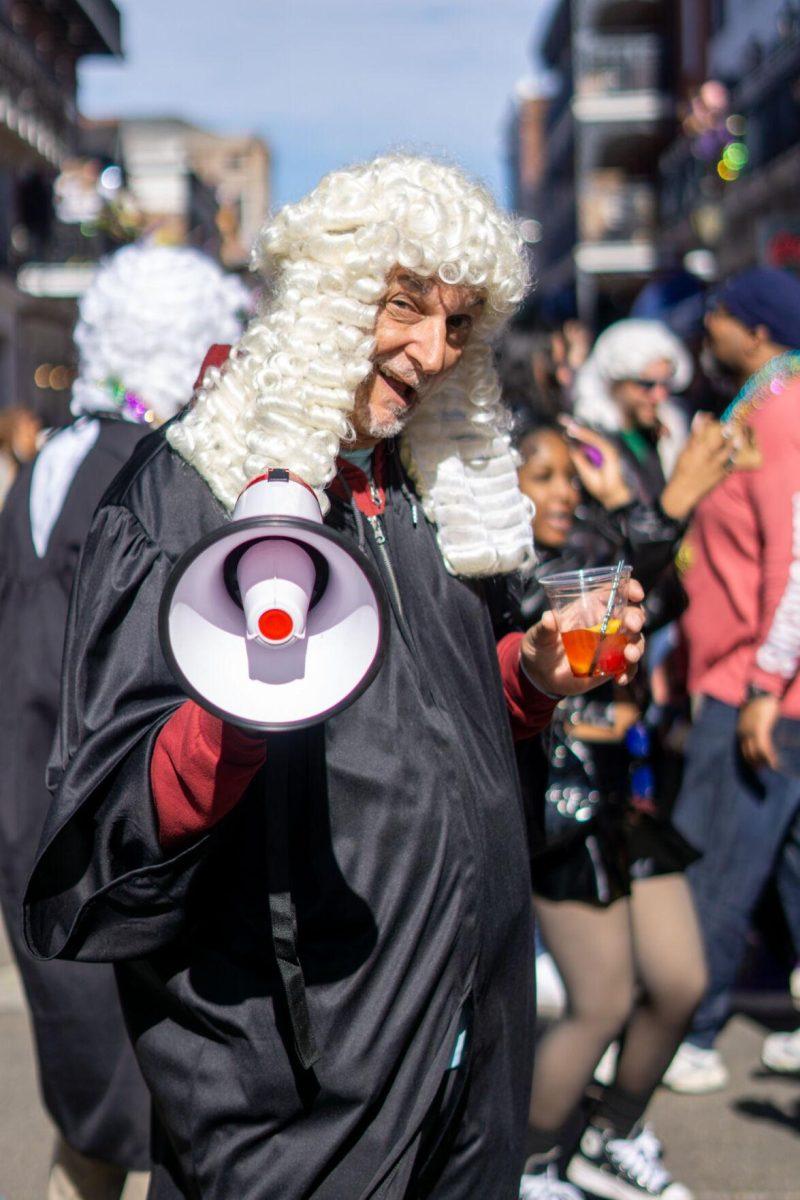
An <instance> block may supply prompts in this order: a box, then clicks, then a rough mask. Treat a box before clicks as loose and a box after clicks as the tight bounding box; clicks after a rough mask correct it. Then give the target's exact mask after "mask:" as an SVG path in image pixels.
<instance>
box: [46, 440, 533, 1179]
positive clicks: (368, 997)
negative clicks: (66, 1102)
mask: <svg viewBox="0 0 800 1200" xmlns="http://www.w3.org/2000/svg"><path fill="white" fill-rule="evenodd" d="M392 463H393V466H392V473H391V475H390V480H389V482H388V484H387V510H386V513H385V516H384V517H383V518H382V519H383V524H384V528H385V531H386V537H387V546H386V549H388V551H389V554H390V556H391V562H392V565H393V568H394V574H395V576H396V582H397V588H398V590H399V600H400V605H398V603H397V600H398V597H397V596H395V595H394V589H393V587H392V586H388V587H387V592H388V594H389V599H390V600H391V616H390V619H389V621H388V624H387V629H386V637H387V639H388V650H387V654H386V657H385V661H384V663H383V666H382V668H381V670H380V671H379V673H378V675H377V676H376V678H375V680H374V681H373V682H372V684H371V685H370V686H369V688H368V689H367V690H366V691H365V692H364V693H363V694H362V695H361V696H360V697H359V699H358V700H357V701H356V702H355V703H354V704H353V705H352V706H351V707H349V708H347V709H345V710H344V711H343V712H340V713H339V714H337V715H336V716H334V717H333V718H331V719H329V720H328V721H327V722H326V723H325V724H324V725H323V726H315V727H312V728H310V729H308V730H303V731H300V732H299V733H292V734H288V735H287V734H280V735H272V736H271V737H269V738H268V739H267V762H266V766H265V767H264V768H263V769H262V770H261V771H260V772H259V773H258V774H257V776H256V777H255V779H254V781H253V783H252V785H251V786H250V787H249V789H248V791H247V792H246V793H245V795H244V797H243V799H242V800H241V802H240V803H239V804H238V806H237V807H236V808H235V809H234V810H233V811H232V812H231V813H230V814H229V815H228V816H227V817H225V818H224V819H223V821H222V822H220V824H219V825H217V826H216V827H215V828H213V829H212V830H211V831H210V832H209V833H208V834H206V835H204V836H201V837H200V838H199V839H198V840H196V841H195V842H193V843H192V844H190V845H187V846H185V847H184V848H182V849H180V850H179V851H177V852H166V851H163V850H162V849H161V848H160V846H159V841H158V836H157V827H156V818H155V811H154V805H153V801H152V796H151V792H150V784H149V763H150V757H151V752H152V749H153V744H154V741H155V739H156V737H157V736H158V733H159V730H160V729H161V727H162V725H163V724H164V722H165V721H166V719H167V718H168V717H169V716H170V714H171V713H172V712H174V711H175V709H176V708H177V707H178V706H179V705H180V704H181V703H182V701H183V700H184V696H183V695H182V694H181V692H180V690H179V689H178V687H177V686H176V684H175V682H174V681H173V679H172V678H171V676H170V673H169V671H168V669H167V666H166V664H165V662H164V660H163V658H162V654H161V651H160V649H159V642H158V633H157V614H158V607H159V600H160V598H161V594H162V591H163V589H164V585H165V583H166V581H167V577H168V575H169V572H170V570H171V568H172V566H173V564H174V563H175V561H176V559H177V558H178V557H179V556H180V555H181V554H182V553H183V552H184V551H185V550H186V549H187V548H188V547H190V546H191V545H192V544H193V543H194V542H195V541H197V540H198V539H199V538H200V537H201V536H203V535H204V534H206V533H208V532H209V531H210V530H212V529H215V528H217V527H219V525H220V524H221V523H222V522H223V521H224V520H225V515H224V513H223V511H222V509H221V508H220V507H219V506H218V504H217V503H216V501H215V500H214V498H213V496H212V494H211V492H210V490H209V489H208V487H207V486H206V484H205V483H204V482H203V480H202V479H201V478H200V476H199V475H198V474H197V473H196V472H195V471H194V470H193V469H192V468H191V467H189V466H188V465H187V464H185V463H184V462H183V461H182V460H181V459H180V458H179V457H178V456H177V455H176V454H175V453H174V452H173V451H172V450H171V449H170V448H169V446H168V444H167V443H166V441H165V439H164V438H163V435H162V434H160V433H159V434H155V435H153V437H152V438H150V439H147V440H146V441H145V442H144V443H142V444H141V446H140V447H139V448H138V450H137V451H136V453H135V454H134V456H133V458H132V460H131V462H130V463H129V464H128V466H127V467H126V468H125V470H124V471H123V472H122V474H121V475H120V476H119V477H118V478H117V480H116V481H115V483H114V485H113V487H112V489H111V490H110V492H109V493H108V494H107V495H106V497H105V500H104V503H103V505H102V506H101V508H100V510H99V511H98V513H97V516H96V518H95V521H94V524H93V526H92V530H91V533H90V535H89V538H88V541H87V544H86V550H85V553H84V556H83V560H82V563H81V568H80V572H79V576H78V580H77V585H76V589H75V592H74V596H73V604H72V609H71V617H70V623H69V632H68V640H67V647H66V675H65V683H64V694H63V702H62V710H61V721H60V736H59V743H58V745H57V748H56V751H55V769H54V780H53V782H54V784H56V785H57V795H56V799H55V802H54V806H53V808H52V810H51V813H50V818H49V820H48V824H47V828H46V830H45V834H44V837H43V840H42V845H41V849H40V854H39V859H38V863H37V866H36V870H35V872H34V875H33V877H32V880H31V884H30V887H29V893H28V906H27V923H26V930H27V936H28V939H29V941H30V944H31V946H32V947H33V949H34V950H35V951H36V952H37V953H39V954H42V955H62V956H66V957H73V958H79V959H84V960H90V959H102V960H114V961H115V962H116V963H117V964H118V966H117V970H118V978H119V982H120V991H121V994H122V998H123V1005H124V1008H125V1013H126V1016H127V1019H128V1023H129V1027H130V1029H131V1034H132V1037H133V1039H134V1043H135V1047H136V1052H137V1055H138V1058H139V1062H140V1064H141V1067H142V1070H143V1072H144V1075H145V1078H146V1079H147V1082H148V1085H149V1087H150V1089H151V1091H152V1093H153V1096H154V1100H155V1109H156V1116H157V1121H158V1127H159V1128H158V1132H157V1136H156V1145H157V1147H158V1148H157V1152H156V1156H155V1157H156V1158H157V1160H158V1161H157V1164H156V1167H155V1171H154V1176H153V1183H152V1186H151V1198H152V1200H166V1198H170V1200H172V1198H173V1197H192V1198H195V1197H202V1198H203V1200H300V1198H301V1197H303V1198H306V1197H314V1198H315V1200H360V1198H363V1200H366V1198H367V1197H379V1198H381V1200H400V1198H401V1197H406V1196H409V1197H410V1196H412V1195H413V1196H421V1195H430V1196H431V1197H433V1196H435V1197H436V1198H437V1200H444V1198H445V1197H447V1198H448V1200H449V1198H451V1197H452V1198H453V1200H455V1198H456V1197H458V1198H459V1200H466V1198H470V1200H472V1198H475V1200H477V1198H478V1197H480V1198H481V1200H515V1198H516V1195H517V1188H518V1183H519V1177H520V1172H521V1168H522V1161H523V1157H524V1145H523V1140H524V1133H525V1128H526V1118H527V1107H528V1095H529V1089H530V1080H531V1067H532V1031H533V939H532V928H531V903H530V875H529V868H528V858H527V849H526V839H525V827H524V820H523V814H522V809H521V801H520V796H519V786H518V778H517V772H516V765H515V760H514V752H513V746H512V738H511V732H510V725H509V720H508V715H507V711H506V707H505V702H504V698H503V693H502V686H501V680H500V673H499V667H498V662H497V656H496V641H495V636H496V635H495V631H494V630H493V627H492V623H491V620H490V617H489V613H488V609H487V605H486V601H485V599H484V596H483V589H482V588H481V587H480V586H478V585H473V584H469V583H466V582H464V581H462V580H459V579H455V578H453V577H452V576H450V575H448V574H447V572H446V571H445V569H444V566H443V563H442V559H441V556H440V554H439V551H438V549H437V546H436V542H435V535H434V530H433V529H432V527H431V526H429V525H428V524H427V523H426V522H425V521H424V519H421V510H420V521H419V524H418V525H415V524H414V519H413V516H412V506H411V504H410V503H409V501H410V497H409V496H408V494H407V486H408V485H407V486H406V495H405V496H404V495H403V493H402V490H401V481H400V478H399V467H398V465H397V462H396V459H395V458H394V457H393V458H392ZM328 521H329V523H330V524H331V525H333V526H335V527H337V528H338V529H340V530H341V532H342V534H343V535H344V536H345V537H346V538H348V539H352V540H354V541H355V540H356V539H357V537H358V535H359V530H360V532H361V535H362V536H364V537H365V538H366V544H367V552H368V553H369V554H370V555H372V557H373V559H374V561H375V562H376V563H377V565H378V568H379V570H380V571H381V573H382V576H383V578H384V580H385V581H386V580H387V574H386V564H385V561H382V555H381V552H380V550H379V548H378V547H377V546H376V544H375V541H374V537H373V535H372V532H371V530H370V529H369V527H368V526H367V525H366V523H365V522H364V521H363V518H360V517H359V516H358V515H357V514H356V513H355V512H354V511H353V510H352V508H351V507H350V506H348V505H346V504H344V503H343V502H340V501H336V500H334V501H333V508H332V512H331V514H330V515H329V517H328ZM400 606H402V613H401V607H400ZM281 807H283V810H284V811H285V813H286V817H287V822H288V828H287V829H285V830H284V834H285V837H286V843H287V845H286V850H285V853H284V852H281V854H279V855H277V856H276V854H275V849H276V847H275V844H274V841H270V844H269V845H268V837H267V828H266V825H267V822H269V823H270V835H269V836H270V839H274V838H276V837H278V834H277V833H276V832H275V828H274V826H275V822H274V820H273V819H272V817H271V816H268V814H272V813H274V812H275V811H278V810H280V808H281ZM276 858H277V862H276ZM276 874H277V875H282V876H285V877H286V878H284V879H280V880H278V879H276ZM283 887H289V888H290V890H291V896H292V899H293V903H294V913H295V920H296V931H297V946H298V952H299V960H300V963H301V965H302V972H303V976H304V980H305V988H306V1002H307V1009H308V1014H309V1016H310V1023H311V1030H312V1033H313V1037H314V1039H315V1041H316V1045H317V1046H318V1048H319V1058H318V1060H317V1061H316V1062H315V1063H314V1064H313V1066H312V1067H310V1068H309V1069H304V1068H303V1067H302V1066H301V1064H300V1061H299V1059H298V1054H297V1053H296V1050H295V1046H296V1042H295V1041H294V1040H293V1038H292V1032H291V1029H290V1027H289V1025H288V1023H287V1020H286V1011H287V1006H286V1003H285V999H286V995H287V991H286V988H285V987H283V986H282V984H281V975H280V973H279V971H278V970H277V969H276V966H275V959H274V958H273V954H272V948H273V940H272V938H271V935H270V926H269V891H270V889H272V890H273V891H275V889H281V888H283ZM467 1013H469V1014H470V1015H471V1035H470V1038H469V1040H468V1048H467V1054H466V1063H465V1065H464V1067H463V1068H462V1069H461V1070H460V1071H458V1072H456V1073H455V1074H456V1077H457V1078H458V1080H459V1083H458V1087H459V1088H460V1097H459V1104H460V1110H459V1119H458V1125H457V1129H455V1130H452V1129H451V1138H452V1143H451V1144H450V1147H449V1151H450V1153H449V1158H448V1160H447V1165H446V1166H445V1168H444V1173H443V1174H442V1175H441V1177H440V1179H439V1181H438V1183H437V1184H436V1187H435V1190H433V1191H427V1190H426V1191H415V1190H413V1189H412V1190H409V1187H410V1184H409V1180H412V1179H413V1177H414V1172H415V1170H416V1167H415V1165H414V1160H415V1157H416V1156H417V1155H418V1154H419V1152H420V1134H421V1130H423V1126H424V1125H425V1123H426V1117H427V1116H429V1114H430V1110H431V1108H432V1105H433V1102H434V1099H435V1096H436V1094H437V1091H438V1089H439V1087H440V1084H441V1083H442V1080H443V1078H444V1076H445V1072H446V1069H447V1067H448V1064H449V1061H450V1058H451V1055H452V1053H453V1048H454V1042H455V1038H456V1034H457V1032H458V1030H459V1028H460V1025H461V1022H462V1021H463V1020H464V1018H465V1015H466V1014H467ZM449 1078H453V1076H449ZM429 1132H430V1130H429V1129H428V1133H429ZM162 1134H165V1135H166V1136H161V1135H162Z"/></svg>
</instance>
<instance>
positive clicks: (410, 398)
mask: <svg viewBox="0 0 800 1200" xmlns="http://www.w3.org/2000/svg"><path fill="white" fill-rule="evenodd" d="M378 374H379V375H380V377H381V379H382V380H383V382H384V383H386V384H388V386H389V387H390V388H391V389H392V391H393V392H394V393H395V395H396V396H399V398H400V399H401V400H402V401H403V403H404V404H405V405H411V404H414V403H415V402H416V399H417V389H416V388H415V387H412V385H411V384H410V383H404V382H403V380H402V379H397V378H396V377H395V376H394V375H389V374H388V373H387V372H386V371H384V370H383V369H382V368H381V367H378Z"/></svg>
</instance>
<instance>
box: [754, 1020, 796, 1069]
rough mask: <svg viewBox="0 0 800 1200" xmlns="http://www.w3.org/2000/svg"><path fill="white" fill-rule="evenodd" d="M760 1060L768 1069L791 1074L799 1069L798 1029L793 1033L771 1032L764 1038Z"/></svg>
mask: <svg viewBox="0 0 800 1200" xmlns="http://www.w3.org/2000/svg"><path fill="white" fill-rule="evenodd" d="M761 1061H762V1062H763V1064H764V1066H765V1067H769V1069H770V1071H779V1072H780V1073H781V1074H782V1075H792V1074H794V1072H796V1071H800V1029H795V1031H794V1033H771V1034H770V1035H769V1037H767V1038H764V1045H763V1046H762V1047H761Z"/></svg>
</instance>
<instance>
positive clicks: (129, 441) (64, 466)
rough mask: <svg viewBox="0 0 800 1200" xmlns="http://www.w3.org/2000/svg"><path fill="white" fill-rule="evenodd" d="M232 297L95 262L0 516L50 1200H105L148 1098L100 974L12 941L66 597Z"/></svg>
mask: <svg viewBox="0 0 800 1200" xmlns="http://www.w3.org/2000/svg"><path fill="white" fill-rule="evenodd" d="M246 301H247V292H246V291H245V289H244V287H243V286H242V284H241V283H240V282H239V281H238V280H236V279H233V278H231V277H228V276H226V275H225V274H224V273H223V272H222V271H221V270H220V268H219V267H218V266H217V265H216V263H214V262H212V261H211V260H210V259H208V258H206V256H205V255H203V254H200V253H198V252H197V251H195V250H185V249H168V248H158V247H146V246H131V247H126V248H125V249H124V250H120V251H119V252H118V253H117V254H116V255H114V256H113V257H111V258H110V259H108V260H107V261H106V262H105V263H104V264H103V265H102V266H101V267H100V268H99V270H98V272H97V274H96V276H95V278H94V280H93V282H92V283H91V284H90V286H89V288H88V290H87V292H86V293H85V294H84V296H83V297H82V299H81V302H80V315H79V320H78V324H77V327H76V330H75V340H76V344H77V348H78V355H79V370H78V376H77V378H76V380H75V383H74V386H73V389H72V412H73V414H74V416H75V420H74V422H73V423H72V424H71V425H69V426H68V427H67V428H65V429H63V430H61V431H60V432H59V433H56V434H55V435H54V436H52V437H51V438H50V439H49V441H47V442H46V444H45V445H44V447H43V449H42V450H41V452H40V454H39V456H38V458H37V459H36V461H35V463H34V464H33V465H32V466H29V467H26V468H24V469H23V470H22V471H21V472H20V475H19V477H18V478H17V480H16V482H15V484H14V486H13V488H12V490H11V492H10V494H9V497H8V501H7V503H6V506H5V508H4V510H3V513H2V516H0V661H2V663H3V695H4V704H3V707H2V712H0V745H2V750H3V754H2V761H3V770H2V772H0V902H2V907H3V913H4V916H5V919H6V924H7V926H8V930H9V934H10V939H11V944H12V948H13V950H14V954H15V956H16V959H17V962H18V964H19V968H20V972H21V976H22V981H23V984H24V987H25V994H26V997H27V1000H28V1004H29V1007H30V1011H31V1017H32V1023H33V1031H34V1035H35V1040H36V1050H37V1057H38V1067H39V1078H40V1083H41V1088H42V1093H43V1098H44V1102H45V1105H46V1107H47V1110H48V1112H49V1114H50V1116H51V1118H52V1120H53V1122H54V1124H55V1126H56V1130H57V1134H58V1143H57V1147H56V1153H55V1160H54V1165H53V1169H52V1172H51V1177H50V1183H49V1190H48V1196H49V1197H50V1200H76V1198H81V1197H82V1198H83V1200H113V1197H116V1196H118V1195H119V1194H120V1192H121V1190H122V1188H123V1185H124V1184H125V1179H126V1174H127V1173H128V1172H129V1171H144V1170H146V1168H147V1166H148V1163H149V1132H150V1102H149V1098H148V1095H147V1090H146V1088H145V1086H144V1082H143V1080H142V1078H141V1074H140V1072H139V1069H138V1067H137V1064H136V1060H135V1058H134V1056H133V1053H132V1050H131V1047H130V1043H129V1040H128V1037H127V1035H126V1033H125V1028H124V1022H123V1017H122V1012H121V1009H120V1006H119V999H118V996H117V988H116V983H115V981H114V974H113V971H112V969H111V968H110V967H109V966H105V965H90V964H84V963H70V962H39V961H37V960H36V959H34V958H32V957H31V955H30V953H29V952H28V951H27V949H26V948H25V946H24V943H23V939H22V931H21V905H22V894H23V891H24V887H25V883H26V881H27V877H28V875H29V874H30V871H31V868H32V866H33V861H34V857H35V854H36V847H37V844H38V841H39V836H40V834H41V830H42V825H43V824H44V819H45V815H46V813H47V809H48V806H49V802H50V796H49V793H48V790H47V788H46V786H45V768H46V766H47V760H48V756H49V754H50V748H51V745H52V741H53V734H54V732H55V726H56V717H57V712H58V702H59V690H60V687H59V684H60V672H61V651H62V643H63V639H64V628H65V625H66V620H67V605H68V601H69V592H70V585H71V583H72V578H73V576H74V574H75V569H76V567H77V562H78V554H79V551H80V548H81V545H82V543H83V540H84V538H85V536H86V533H87V532H88V529H89V525H90V523H91V519H92V515H93V513H94V510H95V508H96V507H97V503H98V501H99V500H100V498H101V496H102V494H103V492H104V491H105V490H106V488H107V487H108V485H109V483H110V482H111V480H112V479H113V477H114V475H116V473H117V472H118V471H119V469H120V468H121V467H122V465H123V464H124V462H125V460H126V459H127V458H128V456H129V455H130V453H131V451H132V450H133V449H134V447H135V445H136V444H137V442H138V441H139V440H140V439H141V437H142V435H143V434H144V433H147V432H148V431H149V430H150V429H152V428H153V427H154V426H155V425H156V424H159V423H160V422H161V421H163V420H165V419H167V418H169V417H171V416H173V415H174V414H175V412H177V410H178V407H179V405H180V404H181V403H183V402H185V399H186V395H187V392H188V391H189V390H190V388H191V386H192V383H193V381H194V379H195V378H196V376H197V372H198V369H199V366H200V363H201V362H202V358H203V354H204V352H205V349H206V347H207V345H208V341H209V339H210V338H224V337H228V338H231V337H235V336H236V335H237V333H238V332H239V330H240V329H241V325H240V322H239V320H238V317H237V311H238V310H239V309H241V308H244V306H245V304H246ZM66 704H67V705H68V706H69V704H70V700H69V698H67V700H66ZM144 1182H145V1181H144V1177H142V1180H141V1186H140V1188H139V1190H140V1191H141V1193H142V1194H143V1189H144ZM137 1186H139V1185H138V1184H134V1183H133V1182H132V1181H129V1183H128V1191H127V1193H126V1194H127V1195H128V1196H129V1197H130V1196H132V1195H133V1191H132V1189H133V1188H134V1187H137Z"/></svg>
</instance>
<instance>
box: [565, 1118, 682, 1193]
mask: <svg viewBox="0 0 800 1200" xmlns="http://www.w3.org/2000/svg"><path fill="white" fill-rule="evenodd" d="M567 1178H568V1179H570V1180H572V1182H573V1183H577V1184H578V1185H579V1186H580V1187H582V1188H583V1189H584V1191H587V1192H591V1194H592V1195H593V1196H600V1197H602V1200H693V1195H692V1193H691V1192H690V1191H689V1189H688V1188H687V1187H684V1185H683V1184H682V1183H675V1181H674V1180H673V1179H672V1177H671V1176H670V1173H669V1171H668V1170H667V1169H666V1167H665V1166H664V1164H663V1162H662V1161H661V1143H660V1142H659V1140H658V1138H657V1137H656V1136H655V1134H653V1133H652V1131H650V1130H646V1131H643V1132H642V1133H641V1134H639V1136H638V1137H635V1138H615V1137H614V1136H613V1134H611V1133H609V1132H607V1131H605V1130H602V1129H598V1128H596V1127H595V1126H593V1125H589V1126H588V1127H587V1128H586V1129H585V1130H584V1134H583V1137H582V1138H581V1144H580V1147H579V1149H578V1151H577V1152H576V1153H575V1154H574V1155H573V1157H572V1158H571V1159H570V1163H569V1166H568V1167H567Z"/></svg>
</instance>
